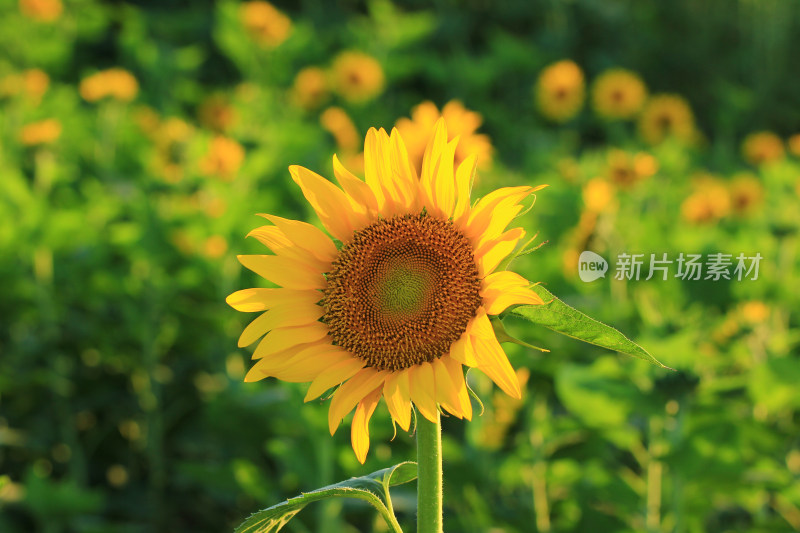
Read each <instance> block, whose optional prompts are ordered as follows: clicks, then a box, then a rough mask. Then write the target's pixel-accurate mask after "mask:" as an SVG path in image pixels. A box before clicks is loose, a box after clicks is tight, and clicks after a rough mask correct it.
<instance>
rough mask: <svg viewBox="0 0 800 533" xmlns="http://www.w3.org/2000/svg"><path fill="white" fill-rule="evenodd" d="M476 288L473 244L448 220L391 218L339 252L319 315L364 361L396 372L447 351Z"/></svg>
mask: <svg viewBox="0 0 800 533" xmlns="http://www.w3.org/2000/svg"><path fill="white" fill-rule="evenodd" d="M480 285H481V284H480V278H479V277H478V268H477V266H476V264H475V257H474V255H473V251H472V246H471V245H470V243H469V240H468V239H467V238H466V237H465V236H464V235H463V234H462V233H461V232H459V231H458V230H457V229H456V228H455V227H454V226H453V224H452V222H450V221H446V220H440V219H438V218H435V217H432V216H428V215H424V214H421V215H398V216H394V217H392V218H388V219H381V220H379V221H378V222H375V223H374V224H372V225H370V226H367V227H366V228H364V229H363V230H361V231H359V232H357V233H356V234H355V236H354V238H353V240H352V241H351V242H350V243H349V244H347V245H346V246H344V247H343V248H342V249H341V251H340V252H339V257H338V258H337V259H336V261H334V263H333V265H332V267H331V271H330V272H329V273H328V287H327V289H325V298H324V300H323V305H324V307H325V315H324V317H323V320H324V322H325V323H326V324H328V329H329V332H330V335H331V338H332V340H333V342H334V343H335V344H338V345H339V346H342V347H343V348H345V349H347V350H348V351H350V352H351V353H353V354H354V355H356V356H357V357H360V358H361V359H363V360H364V361H365V362H366V363H367V365H368V366H371V367H373V368H377V369H380V370H401V369H404V368H408V367H410V366H413V365H416V364H420V363H423V362H426V361H427V362H430V361H433V360H434V359H436V358H438V357H441V356H442V355H444V354H445V353H447V352H448V351H449V349H450V345H451V344H453V342H455V341H456V340H458V338H459V337H460V336H461V334H462V333H464V331H465V330H466V328H467V324H468V323H469V321H470V320H471V319H472V318H473V317H474V316H475V312H476V311H477V309H478V307H479V306H480V305H481V297H480Z"/></svg>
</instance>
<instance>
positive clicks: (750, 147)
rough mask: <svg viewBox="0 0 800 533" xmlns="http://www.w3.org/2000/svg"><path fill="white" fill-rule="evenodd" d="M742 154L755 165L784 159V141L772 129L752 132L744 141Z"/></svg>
mask: <svg viewBox="0 0 800 533" xmlns="http://www.w3.org/2000/svg"><path fill="white" fill-rule="evenodd" d="M742 155H743V156H744V158H745V160H747V162H748V163H751V164H753V165H763V164H766V163H771V162H773V161H777V160H779V159H783V156H784V149H783V141H782V140H781V138H780V137H778V136H777V135H775V134H774V133H772V132H771V131H759V132H757V133H751V134H750V135H748V136H747V137H745V139H744V141H743V142H742Z"/></svg>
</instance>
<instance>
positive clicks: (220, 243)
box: [203, 235, 228, 259]
mask: <svg viewBox="0 0 800 533" xmlns="http://www.w3.org/2000/svg"><path fill="white" fill-rule="evenodd" d="M227 251H228V241H226V240H225V237H223V236H221V235H212V236H211V237H209V238H208V239H206V242H204V243H203V253H204V254H205V256H206V257H208V258H209V259H219V258H220V257H222V256H223V255H225V252H227Z"/></svg>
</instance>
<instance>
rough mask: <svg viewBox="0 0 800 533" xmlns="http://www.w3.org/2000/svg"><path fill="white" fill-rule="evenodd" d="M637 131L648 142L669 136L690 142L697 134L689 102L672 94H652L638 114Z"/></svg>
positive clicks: (657, 142) (659, 140) (655, 141)
mask: <svg viewBox="0 0 800 533" xmlns="http://www.w3.org/2000/svg"><path fill="white" fill-rule="evenodd" d="M639 133H640V135H641V136H642V138H643V139H644V140H645V141H646V142H648V143H650V144H659V143H660V142H662V141H664V140H666V139H667V138H670V137H674V138H675V139H677V140H679V141H681V142H684V143H691V142H692V141H694V140H695V138H696V135H697V134H696V131H695V128H694V115H693V114H692V109H691V108H690V107H689V103H688V102H687V101H686V100H685V99H683V98H682V97H680V96H678V95H674V94H658V95H655V96H653V97H652V98H650V99H649V100H648V101H647V104H646V105H645V107H644V109H643V110H642V114H641V115H640V116H639Z"/></svg>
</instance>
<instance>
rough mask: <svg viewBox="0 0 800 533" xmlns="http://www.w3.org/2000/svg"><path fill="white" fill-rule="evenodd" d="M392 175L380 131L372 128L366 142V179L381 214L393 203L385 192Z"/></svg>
mask: <svg viewBox="0 0 800 533" xmlns="http://www.w3.org/2000/svg"><path fill="white" fill-rule="evenodd" d="M390 174H391V168H390V166H389V161H388V159H387V158H384V153H383V146H382V144H381V139H380V136H379V135H378V130H376V129H375V128H370V129H369V131H368V132H367V138H366V139H365V140H364V178H365V180H366V182H367V185H369V188H370V189H372V193H373V194H374V195H375V199H376V200H377V201H378V209H379V210H380V212H381V213H383V210H384V206H385V205H386V203H387V202H390V201H391V198H388V197H387V194H386V191H385V183H386V180H388V179H389V176H390Z"/></svg>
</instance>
